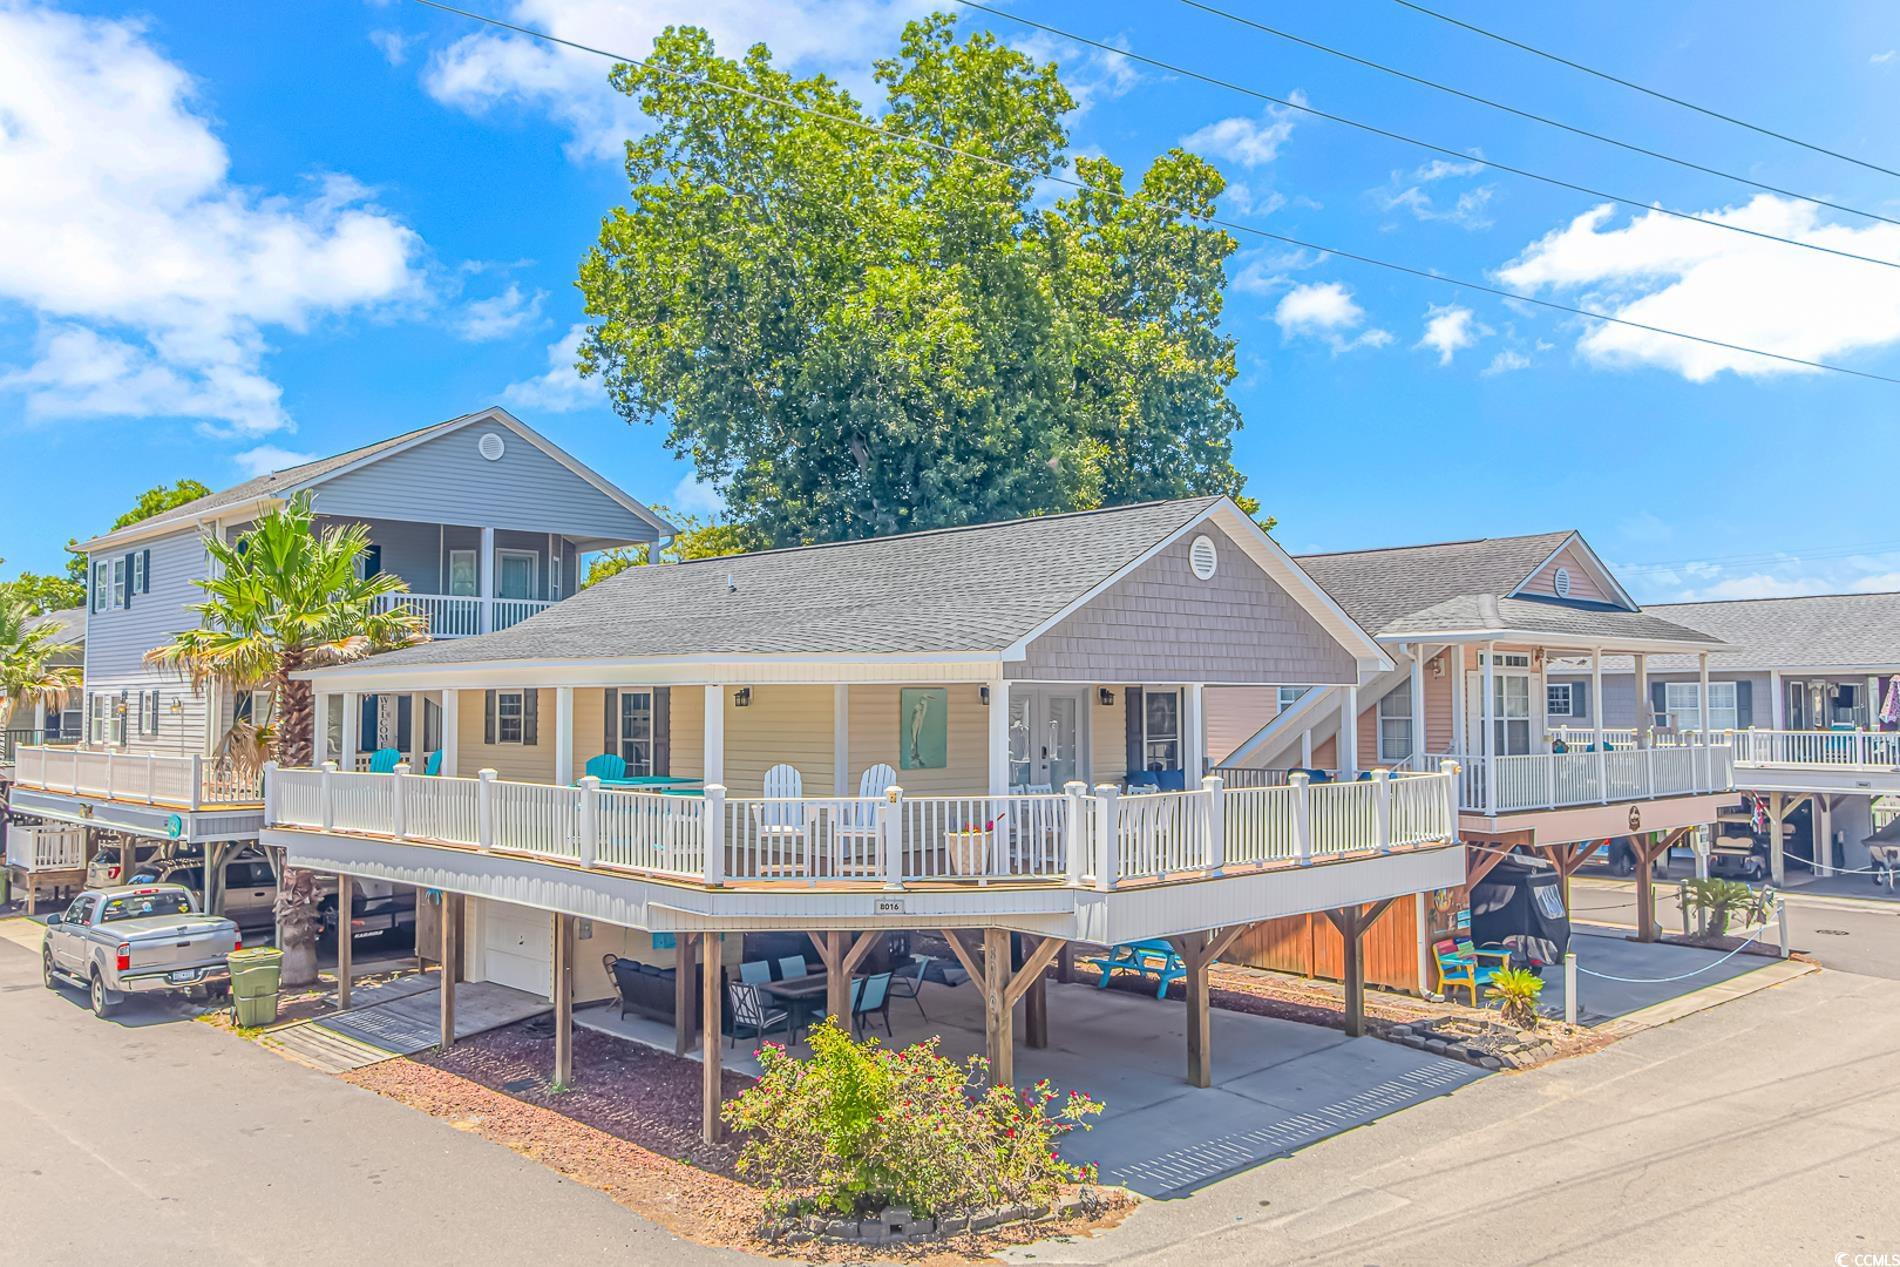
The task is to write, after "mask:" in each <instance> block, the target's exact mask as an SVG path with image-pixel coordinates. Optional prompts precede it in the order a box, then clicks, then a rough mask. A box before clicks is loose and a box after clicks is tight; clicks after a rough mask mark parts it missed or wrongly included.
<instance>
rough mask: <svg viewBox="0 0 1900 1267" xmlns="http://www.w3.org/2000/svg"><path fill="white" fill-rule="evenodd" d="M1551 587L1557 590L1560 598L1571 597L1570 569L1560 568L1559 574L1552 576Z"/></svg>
mask: <svg viewBox="0 0 1900 1267" xmlns="http://www.w3.org/2000/svg"><path fill="white" fill-rule="evenodd" d="M1550 587H1551V588H1552V589H1554V590H1556V591H1557V597H1558V598H1569V597H1570V569H1569V568H1558V569H1557V574H1556V575H1555V576H1553V577H1551V578H1550Z"/></svg>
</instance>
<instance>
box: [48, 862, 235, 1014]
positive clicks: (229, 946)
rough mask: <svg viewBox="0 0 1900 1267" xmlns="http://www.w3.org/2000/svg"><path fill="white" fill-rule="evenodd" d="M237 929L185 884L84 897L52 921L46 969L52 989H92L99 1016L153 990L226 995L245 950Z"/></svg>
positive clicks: (124, 888) (124, 887)
mask: <svg viewBox="0 0 1900 1267" xmlns="http://www.w3.org/2000/svg"><path fill="white" fill-rule="evenodd" d="M239 945H240V942H239V939H238V928H237V925H236V924H234V923H232V922H231V921H230V920H228V919H225V918H224V917H223V916H221V915H205V914H202V913H201V912H200V911H199V910H198V899H197V898H196V897H195V896H193V894H192V892H191V890H190V889H187V888H185V887H184V886H183V885H179V884H132V885H122V886H120V887H118V888H112V889H99V890H92V891H88V892H85V893H81V894H80V895H79V896H78V897H76V898H74V899H73V903H72V905H71V906H69V907H67V908H66V910H65V911H64V912H63V913H62V914H59V915H49V916H48V917H47V919H46V939H45V941H44V943H42V945H41V947H40V969H41V972H42V974H43V976H44V978H45V981H46V988H47V989H49V990H55V989H58V988H59V986H60V983H61V982H62V981H71V982H74V983H75V984H78V985H82V986H84V987H85V988H86V991H87V993H88V996H89V998H90V1000H91V1002H92V1010H93V1012H94V1013H95V1014H96V1015H99V1016H108V1015H110V1014H111V1012H112V1009H113V1008H115V1007H117V1006H118V1004H119V1000H120V999H121V998H122V997H123V996H124V995H127V994H132V993H143V992H146V991H152V990H187V991H202V992H204V993H206V994H218V993H222V992H223V991H224V990H226V989H228V988H229V987H230V984H231V969H230V965H229V964H228V963H226V962H225V957H226V956H227V955H229V954H230V953H231V952H232V951H234V950H236V949H238V947H239Z"/></svg>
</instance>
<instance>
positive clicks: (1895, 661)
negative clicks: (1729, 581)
mask: <svg viewBox="0 0 1900 1267" xmlns="http://www.w3.org/2000/svg"><path fill="white" fill-rule="evenodd" d="M1645 610H1647V611H1649V612H1652V613H1654V614H1656V615H1659V616H1662V617H1664V618H1666V619H1668V620H1670V621H1673V622H1675V623H1677V624H1682V625H1688V626H1691V627H1693V628H1696V629H1702V630H1706V631H1707V632H1708V633H1710V634H1711V635H1713V636H1715V637H1717V638H1720V639H1721V640H1722V641H1723V642H1726V643H1728V644H1729V645H1730V646H1731V647H1733V648H1734V650H1733V651H1721V652H1717V653H1715V654H1714V655H1711V656H1710V657H1709V667H1710V668H1711V669H1715V670H1719V671H1722V672H1729V673H1765V672H1767V671H1768V670H1770V669H1792V668H1804V669H1830V668H1838V669H1844V670H1845V669H1869V668H1879V669H1881V670H1888V669H1895V668H1900V594H1817V595H1812V596H1809V597H1806V598H1744V599H1734V600H1730V601H1727V602H1719V603H1659V604H1657V605H1656V606H1653V607H1649V608H1646V609H1645ZM1603 667H1604V670H1605V671H1606V672H1620V673H1627V672H1629V671H1630V670H1631V668H1632V666H1631V664H1630V662H1629V660H1628V659H1627V658H1619V659H1618V660H1616V661H1614V662H1612V661H1611V660H1609V659H1605V660H1604V662H1603ZM1695 667H1696V661H1695V657H1693V656H1686V655H1666V656H1651V657H1649V660H1648V663H1647V668H1648V670H1649V672H1651V673H1680V672H1684V671H1693V670H1694V669H1695Z"/></svg>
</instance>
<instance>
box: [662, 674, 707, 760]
mask: <svg viewBox="0 0 1900 1267" xmlns="http://www.w3.org/2000/svg"><path fill="white" fill-rule="evenodd" d="M667 698H668V699H669V700H670V701H671V704H670V707H671V709H672V722H671V726H670V729H669V734H670V736H671V738H672V743H673V755H672V765H671V770H672V773H673V774H674V775H675V776H676V777H678V778H682V779H698V778H704V777H705V774H706V692H705V691H704V690H703V689H702V688H700V687H697V686H676V687H674V688H673V689H672V692H671V693H670V694H669V695H668V697H667Z"/></svg>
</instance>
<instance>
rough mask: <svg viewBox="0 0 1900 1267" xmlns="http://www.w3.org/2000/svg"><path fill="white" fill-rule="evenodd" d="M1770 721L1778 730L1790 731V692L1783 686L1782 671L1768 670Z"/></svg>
mask: <svg viewBox="0 0 1900 1267" xmlns="http://www.w3.org/2000/svg"><path fill="white" fill-rule="evenodd" d="M1768 710H1769V711H1768V721H1769V724H1770V725H1772V726H1773V727H1774V728H1775V729H1776V730H1786V729H1788V692H1787V691H1786V690H1784V689H1783V688H1782V685H1781V670H1780V669H1770V670H1768Z"/></svg>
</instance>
